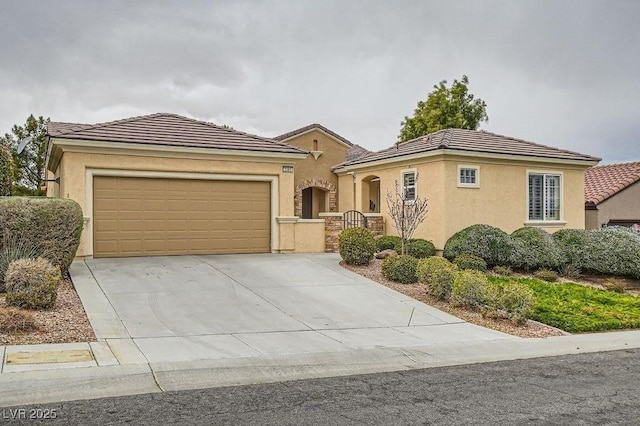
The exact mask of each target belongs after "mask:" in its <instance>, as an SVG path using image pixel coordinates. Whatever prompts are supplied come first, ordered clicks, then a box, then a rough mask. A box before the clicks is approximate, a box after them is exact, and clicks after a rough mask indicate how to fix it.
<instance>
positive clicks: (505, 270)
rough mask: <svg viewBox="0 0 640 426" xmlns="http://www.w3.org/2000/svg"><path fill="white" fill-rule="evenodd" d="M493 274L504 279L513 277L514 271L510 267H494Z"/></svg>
mask: <svg viewBox="0 0 640 426" xmlns="http://www.w3.org/2000/svg"><path fill="white" fill-rule="evenodd" d="M492 270H493V273H494V274H497V275H502V276H503V277H509V276H511V275H513V270H511V268H509V267H508V266H494V267H493V269H492Z"/></svg>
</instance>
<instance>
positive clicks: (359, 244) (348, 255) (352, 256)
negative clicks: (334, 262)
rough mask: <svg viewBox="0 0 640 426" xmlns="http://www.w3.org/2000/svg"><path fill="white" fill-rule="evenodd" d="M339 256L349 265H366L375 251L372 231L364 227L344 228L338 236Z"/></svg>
mask: <svg viewBox="0 0 640 426" xmlns="http://www.w3.org/2000/svg"><path fill="white" fill-rule="evenodd" d="M338 244H339V245H340V256H341V257H342V259H344V261H345V262H347V263H348V264H349V265H366V264H368V263H369V262H370V261H371V259H373V255H374V253H375V251H376V241H375V239H374V238H373V233H372V232H371V231H369V230H368V229H365V228H357V227H356V228H349V229H345V230H344V231H342V232H341V233H340V235H339V236H338Z"/></svg>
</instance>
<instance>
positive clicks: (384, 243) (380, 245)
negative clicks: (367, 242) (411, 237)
mask: <svg viewBox="0 0 640 426" xmlns="http://www.w3.org/2000/svg"><path fill="white" fill-rule="evenodd" d="M401 240H402V238H400V237H397V236H395V235H385V236H382V237H380V238H378V239H377V240H376V250H377V251H383V250H395V247H396V245H397V244H400V241H401Z"/></svg>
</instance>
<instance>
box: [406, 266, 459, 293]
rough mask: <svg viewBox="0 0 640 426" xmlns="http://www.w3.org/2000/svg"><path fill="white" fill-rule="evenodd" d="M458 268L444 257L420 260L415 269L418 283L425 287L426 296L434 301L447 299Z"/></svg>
mask: <svg viewBox="0 0 640 426" xmlns="http://www.w3.org/2000/svg"><path fill="white" fill-rule="evenodd" d="M457 271H458V268H457V267H456V265H454V264H453V263H451V262H449V261H448V260H447V259H445V258H444V257H439V256H431V257H427V258H424V259H420V261H419V262H418V267H417V269H416V275H417V276H418V281H420V283H422V284H424V285H425V286H426V287H427V294H429V295H430V296H432V297H435V298H436V299H438V300H440V299H447V298H448V297H449V296H450V295H451V287H453V280H454V279H455V277H456V272H457Z"/></svg>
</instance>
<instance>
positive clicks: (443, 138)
mask: <svg viewBox="0 0 640 426" xmlns="http://www.w3.org/2000/svg"><path fill="white" fill-rule="evenodd" d="M440 149H443V150H455V151H467V152H478V153H489V154H508V155H519V156H525V157H536V158H551V159H561V160H582V161H593V162H597V161H600V158H597V157H592V156H590V155H585V154H579V153H577V152H573V151H567V150H564V149H558V148H553V147H550V146H546V145H540V144H537V143H533V142H528V141H525V140H522V139H516V138H512V137H508V136H502V135H498V134H496V133H491V132H486V131H484V130H466V129H445V130H440V131H437V132H434V133H431V134H429V135H426V136H422V137H419V138H416V139H413V140H410V141H407V142H403V143H400V144H398V145H395V146H393V147H391V148H387V149H383V150H382V151H378V152H372V153H370V154H367V155H364V156H362V157H360V158H357V159H355V160H353V161H349V162H347V163H343V164H341V165H338V166H336V168H342V167H346V166H353V165H359V164H366V163H370V162H374V161H379V160H390V159H394V158H397V159H398V160H400V159H401V157H404V156H408V155H412V154H419V153H423V152H429V151H436V150H440Z"/></svg>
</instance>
